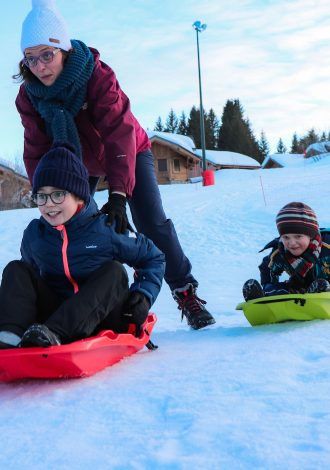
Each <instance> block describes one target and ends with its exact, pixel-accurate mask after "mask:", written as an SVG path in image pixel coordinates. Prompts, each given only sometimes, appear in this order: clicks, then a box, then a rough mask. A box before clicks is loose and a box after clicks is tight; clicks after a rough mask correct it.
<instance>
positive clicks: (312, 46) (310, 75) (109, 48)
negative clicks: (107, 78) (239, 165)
mask: <svg viewBox="0 0 330 470" xmlns="http://www.w3.org/2000/svg"><path fill="white" fill-rule="evenodd" d="M57 5H58V8H59V10H60V11H61V13H62V15H63V16H64V18H65V19H66V22H67V24H68V27H69V31H70V33H71V37H72V38H75V39H81V40H83V41H84V42H86V43H87V44H88V45H90V46H93V47H96V48H97V49H99V51H100V53H101V58H102V59H103V60H104V61H105V62H107V63H108V64H109V65H110V66H111V67H112V68H113V69H114V70H115V72H116V75H117V77H118V80H119V83H120V85H121V86H122V88H123V89H124V91H125V92H126V93H127V94H128V96H129V97H130V100H131V105H132V110H133V112H134V114H135V115H136V117H137V119H138V120H139V121H140V123H141V124H142V126H143V127H144V128H146V129H147V128H148V129H153V128H154V125H155V122H156V120H157V118H158V116H160V117H161V118H162V120H163V122H164V121H165V120H166V117H167V115H168V113H169V111H170V109H171V108H173V110H174V111H175V113H176V114H177V115H180V114H181V112H182V111H185V112H186V114H189V111H190V109H191V107H192V106H193V105H196V106H199V92H198V68H197V47H196V32H195V31H194V29H193V28H192V24H193V23H194V22H195V21H196V20H200V21H201V22H202V23H206V24H207V29H206V30H205V31H204V32H203V33H201V34H200V36H199V39H200V56H201V74H202V92H203V104H204V108H205V110H206V111H208V110H209V109H210V108H213V109H214V111H215V113H216V115H217V116H218V117H219V118H221V115H222V111H223V107H224V105H225V103H226V101H227V100H228V99H236V98H238V99H240V102H241V104H242V106H243V108H244V110H245V117H246V118H248V119H249V120H250V123H251V126H252V129H253V131H254V133H255V135H256V137H257V138H258V139H259V138H260V133H261V131H262V130H263V131H264V132H265V134H266V138H267V139H268V141H269V143H270V147H271V149H270V150H271V151H273V152H275V151H276V146H277V143H278V140H279V138H280V137H281V138H282V139H283V141H284V144H285V145H286V146H287V147H290V145H291V140H292V136H293V133H294V132H297V134H298V137H299V136H302V135H304V134H305V133H306V132H307V131H308V130H309V129H310V128H312V127H314V128H315V130H316V131H317V132H319V133H320V132H322V131H326V132H328V131H329V129H330V125H329V121H328V108H329V105H328V82H329V76H330V64H329V60H328V57H329V56H330V7H329V3H328V1H327V0H317V1H312V0H274V1H272V0H235V2H233V1H229V0H218V1H217V2H214V1H212V0H198V1H197V0H180V1H179V2H178V1H174V0H168V1H166V2H161V3H159V2H156V1H154V0H141V1H138V0H111V1H106V0H75V1H74V2H67V1H65V0H57ZM30 8H31V1H30V0H15V1H13V2H8V3H7V4H6V13H5V15H4V16H3V18H4V19H3V24H2V27H1V29H0V41H1V43H2V44H3V49H2V66H1V68H0V102H1V104H2V106H1V113H0V142H1V144H0V157H2V158H8V159H15V158H17V157H20V156H21V154H22V149H23V130H22V127H21V123H20V119H19V116H18V114H17V112H16V109H15V105H14V101H15V97H16V94H17V91H18V85H17V83H13V80H12V79H11V76H12V75H13V74H14V73H16V72H17V64H18V62H19V60H20V59H21V51H20V47H19V44H20V33H21V25H22V22H23V20H24V18H25V16H26V15H27V14H28V12H29V11H30Z"/></svg>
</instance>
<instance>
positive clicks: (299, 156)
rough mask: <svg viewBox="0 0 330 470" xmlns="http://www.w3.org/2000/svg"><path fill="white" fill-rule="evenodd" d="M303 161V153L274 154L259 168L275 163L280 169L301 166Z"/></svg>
mask: <svg viewBox="0 0 330 470" xmlns="http://www.w3.org/2000/svg"><path fill="white" fill-rule="evenodd" d="M303 159H304V154H303V153H274V154H272V155H268V156H267V157H266V158H265V160H264V161H263V162H262V165H261V168H266V167H267V165H268V164H269V163H270V162H274V163H277V164H278V165H279V166H280V167H282V168H283V167H295V166H301V163H302V161H303Z"/></svg>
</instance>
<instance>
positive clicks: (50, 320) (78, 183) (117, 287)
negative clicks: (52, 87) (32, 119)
mask: <svg viewBox="0 0 330 470" xmlns="http://www.w3.org/2000/svg"><path fill="white" fill-rule="evenodd" d="M32 194H33V199H34V201H35V203H36V204H37V206H38V208H39V210H40V213H41V217H40V219H34V220H32V222H31V223H30V224H29V225H28V227H27V228H26V230H25V231H24V235H23V240H22V244H21V255H22V259H21V260H20V261H11V262H10V263H9V264H8V265H7V266H6V268H5V269H4V271H3V276H2V282H1V286H0V306H1V307H0V349H5V348H12V347H17V346H20V347H33V346H41V347H47V346H53V345H60V344H65V343H70V342H72V341H75V340H78V339H82V338H86V337H88V336H91V335H94V334H96V333H97V332H99V331H101V330H104V329H111V330H113V331H115V332H116V333H125V332H127V331H128V329H129V325H130V324H135V326H136V330H135V334H136V335H139V334H140V333H141V326H142V325H143V323H144V322H145V320H146V318H147V316H148V312H149V309H150V307H151V305H152V304H153V303H154V301H155V299H156V297H157V295H158V293H159V291H160V288H161V284H162V279H163V276H164V270H165V262H164V255H163V253H162V252H161V251H160V250H159V249H158V248H157V247H156V246H155V245H154V244H153V242H152V241H150V240H149V239H147V238H146V237H145V236H143V235H141V234H130V236H129V235H128V232H127V233H125V234H119V233H117V232H116V230H115V224H113V225H108V224H107V220H108V219H107V215H106V214H101V213H100V212H99V211H98V209H97V206H96V203H95V201H94V199H93V198H92V197H91V196H90V189H89V181H88V173H87V170H86V168H85V166H84V165H83V163H82V161H81V160H80V159H79V158H78V157H77V156H76V155H75V154H74V153H73V148H72V147H71V146H69V145H67V144H61V143H57V144H54V146H53V147H52V148H51V150H50V151H49V152H47V153H46V154H45V155H44V156H43V158H42V159H41V160H40V162H39V163H38V166H37V168H36V170H35V173H34V177H33V187H32ZM122 263H125V264H127V265H129V266H131V267H133V268H134V269H135V275H134V282H133V283H132V285H131V286H130V287H129V285H128V276H127V273H126V270H125V268H124V266H123V264H122Z"/></svg>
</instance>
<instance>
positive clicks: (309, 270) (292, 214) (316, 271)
mask: <svg viewBox="0 0 330 470" xmlns="http://www.w3.org/2000/svg"><path fill="white" fill-rule="evenodd" d="M276 225H277V229H278V232H279V235H280V237H277V238H275V239H274V240H272V241H271V242H269V243H268V244H267V245H266V246H265V247H264V248H263V249H262V250H261V251H263V250H266V249H268V248H271V249H272V251H271V253H270V254H269V255H268V256H266V257H265V258H264V259H263V261H262V263H261V265H260V266H259V270H260V283H259V282H258V281H257V280H255V279H249V280H248V281H246V282H245V284H244V286H243V297H244V299H245V300H246V301H248V300H253V299H257V298H259V297H264V296H273V295H285V294H292V293H293V294H297V293H299V294H304V293H315V292H329V291H330V284H329V280H330V232H329V231H322V230H321V231H320V229H319V224H318V221H317V218H316V214H315V212H314V211H313V209H311V208H310V207H309V206H307V205H306V204H304V203H302V202H291V203H289V204H287V205H285V206H284V207H283V208H282V209H281V210H280V211H279V213H278V214H277V216H276ZM283 273H287V274H288V276H289V279H288V280H285V281H282V282H281V281H280V276H281V275H282V274H283Z"/></svg>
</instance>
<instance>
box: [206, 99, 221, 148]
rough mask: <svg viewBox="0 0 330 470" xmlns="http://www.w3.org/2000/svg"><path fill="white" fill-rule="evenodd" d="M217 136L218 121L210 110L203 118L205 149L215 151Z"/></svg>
mask: <svg viewBox="0 0 330 470" xmlns="http://www.w3.org/2000/svg"><path fill="white" fill-rule="evenodd" d="M218 134H219V120H218V118H217V116H216V114H215V112H214V111H213V109H212V108H211V109H210V111H209V112H208V114H207V115H206V117H205V147H206V148H207V149H209V150H215V149H216V147H217V140H218Z"/></svg>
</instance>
